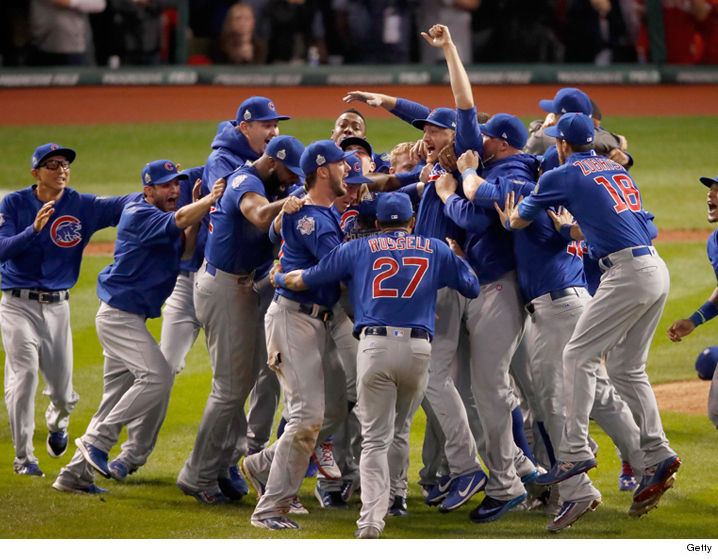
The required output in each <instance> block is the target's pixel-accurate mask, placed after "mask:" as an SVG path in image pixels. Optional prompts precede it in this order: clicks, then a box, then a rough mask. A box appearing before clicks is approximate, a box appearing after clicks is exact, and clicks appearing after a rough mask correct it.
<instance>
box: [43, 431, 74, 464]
mask: <svg viewBox="0 0 718 559" xmlns="http://www.w3.org/2000/svg"><path fill="white" fill-rule="evenodd" d="M68 438H69V437H68V436H67V431H65V430H64V429H63V430H61V431H50V432H49V433H48V434H47V441H46V443H45V445H46V447H47V453H48V454H49V455H50V456H52V457H53V458H60V456H62V455H63V454H65V451H66V450H67V440H68Z"/></svg>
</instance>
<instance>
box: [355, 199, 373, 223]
mask: <svg viewBox="0 0 718 559" xmlns="http://www.w3.org/2000/svg"><path fill="white" fill-rule="evenodd" d="M357 212H358V213H359V215H361V216H363V217H370V218H374V219H376V196H375V195H374V194H373V193H371V192H369V193H367V194H366V195H365V196H364V198H362V199H361V201H360V202H359V205H358V206H357Z"/></svg>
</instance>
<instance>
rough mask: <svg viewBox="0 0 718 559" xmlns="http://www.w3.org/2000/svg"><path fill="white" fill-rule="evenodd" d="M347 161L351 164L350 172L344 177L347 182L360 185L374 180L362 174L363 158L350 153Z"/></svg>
mask: <svg viewBox="0 0 718 559" xmlns="http://www.w3.org/2000/svg"><path fill="white" fill-rule="evenodd" d="M346 162H347V165H349V174H348V175H347V177H346V178H345V179H344V182H345V183H347V184H355V185H360V184H365V183H370V182H371V183H373V182H374V181H373V180H371V179H370V178H368V177H365V176H364V175H362V168H361V159H359V158H358V157H357V156H356V155H350V156H349V157H347V158H346Z"/></svg>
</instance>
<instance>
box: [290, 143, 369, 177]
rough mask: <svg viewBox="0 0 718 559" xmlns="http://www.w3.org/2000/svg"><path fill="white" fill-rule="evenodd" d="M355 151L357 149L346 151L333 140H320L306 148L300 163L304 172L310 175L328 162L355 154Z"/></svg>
mask: <svg viewBox="0 0 718 559" xmlns="http://www.w3.org/2000/svg"><path fill="white" fill-rule="evenodd" d="M355 152H356V150H349V151H344V150H343V149H342V148H340V147H339V146H338V145H337V144H335V143H334V142H333V141H332V140H319V141H318V142H313V143H311V144H309V145H308V146H307V147H306V148H304V153H303V154H302V157H301V160H300V162H299V164H300V166H301V167H302V171H304V174H305V175H308V174H309V173H313V172H314V171H316V170H317V169H319V167H322V166H324V165H326V164H327V163H334V162H335V161H340V160H342V159H346V158H347V157H349V156H350V155H354V153H355Z"/></svg>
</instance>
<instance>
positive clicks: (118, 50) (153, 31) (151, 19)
mask: <svg viewBox="0 0 718 559" xmlns="http://www.w3.org/2000/svg"><path fill="white" fill-rule="evenodd" d="M174 5H175V3H174V2H173V1H172V0H108V11H111V14H112V24H113V29H112V31H111V33H112V34H113V36H114V37H115V45H114V46H115V54H117V55H118V56H119V57H120V62H121V64H122V65H123V66H124V65H130V66H136V65H148V64H160V63H161V62H163V61H162V60H161V57H160V50H161V48H162V25H163V21H162V13H163V12H164V11H165V10H166V9H167V8H171V7H173V6H174Z"/></svg>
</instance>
